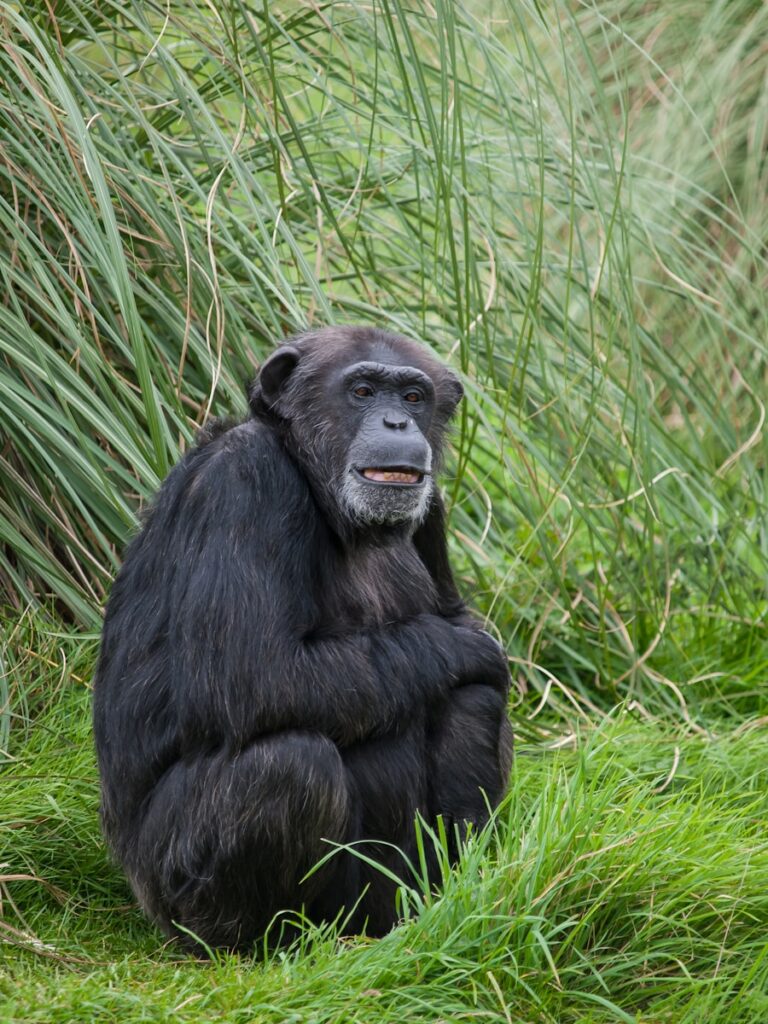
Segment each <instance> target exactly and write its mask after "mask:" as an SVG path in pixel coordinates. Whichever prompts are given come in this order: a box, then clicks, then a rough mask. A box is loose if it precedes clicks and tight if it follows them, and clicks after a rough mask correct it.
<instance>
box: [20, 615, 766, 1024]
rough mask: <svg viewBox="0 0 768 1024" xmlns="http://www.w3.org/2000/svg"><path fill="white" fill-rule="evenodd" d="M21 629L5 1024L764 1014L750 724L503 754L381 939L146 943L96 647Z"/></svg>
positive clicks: (756, 785)
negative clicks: (287, 945)
mask: <svg viewBox="0 0 768 1024" xmlns="http://www.w3.org/2000/svg"><path fill="white" fill-rule="evenodd" d="M32 639H34V644H33V645H31V646H29V648H28V649H29V650H30V651H34V652H35V653H34V654H32V653H30V654H28V655H27V663H26V672H25V673H24V675H25V676H26V678H27V679H29V678H32V677H34V678H35V679H36V683H35V685H34V686H33V687H31V688H29V689H28V690H27V691H26V692H25V693H24V699H23V700H21V699H20V698H21V696H22V695H21V693H16V694H15V697H16V703H15V706H17V707H22V706H26V708H27V715H28V716H29V717H28V718H24V717H21V716H20V717H19V718H17V719H15V720H14V722H13V737H14V740H13V742H12V743H11V744H10V750H11V754H12V762H11V764H10V765H9V766H8V768H7V770H6V778H5V785H4V786H3V787H2V790H0V821H2V823H3V824H2V827H0V864H2V865H3V867H2V869H0V879H1V880H2V884H3V893H4V897H5V898H4V904H5V908H4V909H5V911H6V916H5V918H4V921H5V924H4V925H3V926H2V927H3V937H4V938H5V939H6V940H7V944H6V946H5V965H4V967H5V970H4V973H3V976H2V980H0V995H1V996H2V1000H3V1001H2V1003H0V1005H2V1006H3V1011H2V1017H1V1018H0V1019H2V1020H3V1021H17V1020H18V1021H40V1022H41V1024H42V1022H54V1021H55V1022H58V1021H61V1022H69V1021H73V1020H83V1021H86V1020H94V1021H102V1020H103V1021H109V1020H115V1019H120V1020H131V1021H169V1022H170V1021H193V1020H217V1021H218V1020H222V1021H231V1022H234V1021H262V1020H263V1021H339V1022H348V1021H361V1022H363V1021H364V1022H373V1021H402V1020H409V1021H410V1020H413V1021H437V1020H446V1021H449V1020H450V1021H453V1020H468V1021H469V1020H475V1019H481V1020H482V1019H488V1020H504V1019H507V1020H530V1021H557V1022H568V1021H574V1022H576V1021H616V1020H624V1021H630V1020H639V1021H666V1020H670V1021H692V1022H693V1021H702V1020H705V1021H718V1022H720V1021H723V1022H725V1021H744V1022H757V1021H760V1020H763V1019H765V1016H766V1014H768V933H767V931H766V921H768V832H767V831H766V828H765V824H766V817H767V816H768V729H766V723H765V722H762V723H761V722H756V723H753V727H750V725H748V724H747V725H743V726H741V727H737V728H735V727H734V725H733V723H732V722H728V721H723V722H722V723H718V724H717V732H716V733H715V731H714V723H713V731H712V732H711V733H710V734H709V735H692V734H691V733H690V732H686V731H684V730H681V729H680V728H675V727H672V726H669V725H665V724H664V723H662V722H659V721H654V722H646V721H642V720H640V719H638V717H637V716H632V715H629V714H626V713H625V712H622V711H617V712H615V713H614V714H613V715H611V716H609V717H607V718H606V719H605V720H604V721H602V722H601V724H600V725H599V726H598V725H597V724H595V725H594V726H592V727H589V728H587V729H585V730H584V731H583V732H582V733H581V734H580V735H579V736H578V737H577V739H576V740H575V742H574V743H572V744H569V745H568V746H567V747H566V748H565V749H562V750H559V751H552V750H545V749H542V748H541V747H540V746H536V745H531V744H525V743H523V744H521V745H520V747H519V749H518V753H517V761H516V765H515V770H514V774H513V780H512V785H511V789H510V793H509V797H508V799H507V800H506V802H505V804H504V805H503V806H502V808H501V809H500V812H499V815H498V820H497V822H496V828H495V830H489V832H488V833H487V834H485V835H483V836H482V837H480V838H478V839H477V840H476V841H475V842H474V843H473V844H472V845H470V847H469V849H468V850H467V852H466V856H465V859H464V862H463V863H462V865H461V868H460V870H458V871H457V872H455V873H451V874H450V875H449V876H448V878H447V880H446V883H445V891H444V893H443V895H442V896H441V897H440V898H435V897H434V896H431V895H429V894H424V893H423V892H421V891H420V890H419V888H418V886H417V885H415V888H414V890H413V891H412V892H411V893H409V894H408V897H407V902H406V907H407V914H408V916H409V920H408V921H407V922H406V923H405V924H403V925H402V926H401V927H399V928H398V929H397V930H396V931H395V932H393V933H391V934H390V935H389V936H387V937H386V938H384V939H383V940H381V941H376V942H366V941H365V940H344V939H343V938H341V939H340V938H338V937H337V936H336V935H335V934H333V933H331V934H325V935H323V934H319V933H313V932H311V931H309V932H308V933H307V935H306V937H305V939H304V941H303V942H302V943H301V944H300V945H299V946H298V947H297V948H295V949H294V950H291V951H289V952H287V953H284V954H281V955H279V956H276V957H274V958H272V959H271V960H267V961H266V962H265V958H264V955H263V953H257V955H256V956H255V957H254V958H253V959H248V958H245V959H238V958H226V957H224V958H221V959H219V960H217V961H216V962H215V963H214V964H213V965H211V964H199V963H196V962H194V961H191V960H189V959H186V958H183V957H181V958H180V957H179V954H178V952H177V951H174V949H173V948H172V947H170V948H168V947H163V946H162V945H161V940H160V938H159V937H158V935H157V933H155V932H154V931H152V930H151V929H150V928H149V927H148V926H147V925H146V924H145V923H144V921H143V920H142V918H141V915H140V914H139V912H138V911H137V909H136V908H135V907H134V906H133V904H132V902H131V900H130V896H129V893H128V890H127V888H126V886H125V884H124V882H123V881H122V879H121V878H120V876H119V875H118V873H117V872H116V871H115V870H114V869H113V868H111V867H110V866H109V865H108V864H107V862H106V859H105V854H104V848H103V845H102V842H101V839H100V835H99V829H98V821H97V810H96V806H97V793H96V775H95V766H94V758H93V753H92V750H91V743H90V713H89V695H88V689H87V686H86V685H85V684H84V682H83V680H84V679H85V678H87V676H88V673H89V669H90V666H91V661H92V654H93V645H92V644H91V643H85V644H83V643H80V644H77V643H75V642H74V641H72V640H62V639H61V638H56V637H50V638H46V637H45V636H44V635H42V634H41V633H38V634H36V635H35V636H34V638H33V637H32V636H26V637H25V638H24V642H23V646H24V647H25V648H27V646H28V644H27V641H29V640H32Z"/></svg>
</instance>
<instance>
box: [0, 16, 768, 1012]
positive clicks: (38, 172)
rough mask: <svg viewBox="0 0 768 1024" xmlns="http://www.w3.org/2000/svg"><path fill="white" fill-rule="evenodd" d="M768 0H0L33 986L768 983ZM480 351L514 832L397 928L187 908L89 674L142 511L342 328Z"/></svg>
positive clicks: (479, 475) (11, 454) (730, 991)
mask: <svg viewBox="0 0 768 1024" xmlns="http://www.w3.org/2000/svg"><path fill="white" fill-rule="evenodd" d="M766 40H768V7H766V5H765V4H764V3H760V2H758V0H712V2H711V3H707V4H702V3H701V2H700V0H674V2H673V0H650V2H647V3H642V4H640V3H636V2H634V0H600V2H599V3H598V2H594V3H592V2H587V0H583V2H575V3H570V2H568V3H566V2H562V3H552V4H546V5H545V4H540V3H535V2H534V0H516V2H513V0H484V2H483V3H480V2H477V3H475V2H473V0H472V2H466V3H449V2H444V0H435V3H434V4H431V5H426V4H425V5H419V4H412V5H410V6H408V7H406V6H405V5H403V4H401V3H400V2H399V0H376V2H374V3H370V4H348V3H343V2H335V3H323V4H303V3H296V2H293V0H274V2H272V3H270V4H265V5H256V4H243V3H240V2H238V0H227V2H225V3H220V4H215V5H210V4H208V3H205V2H202V0H201V2H200V3H197V2H196V0H183V2H179V3H174V4H170V5H167V6H166V5H162V4H160V5H155V4H153V3H138V2H137V3H133V2H127V3H123V2H120V3H117V2H111V0H98V2H96V0H77V2H75V0H54V2H53V3H48V2H47V0H46V2H45V3H38V2H37V0H27V2H24V3H22V4H17V3H4V2H2V0H0V44H1V45H0V228H1V229H2V232H3V238H4V239H6V240H7V244H5V245H0V588H2V594H1V595H0V606H2V609H3V611H2V614H0V640H1V641H2V647H1V648H0V658H1V659H2V664H1V665H0V770H1V771H2V776H0V783H1V784H0V939H2V945H0V955H2V957H3V961H2V970H1V972H0V1022H2V1024H5V1022H6V1021H8V1022H15V1021H19V1022H21V1021H27V1022H29V1021H39V1022H41V1024H42V1022H46V1024H47V1022H49V1021H61V1022H69V1021H80V1020H83V1021H91V1020H97V1021H98V1020H104V1021H108V1020H114V1019H120V1020H125V1021H129V1022H132V1021H137V1022H138V1021H166V1020H167V1021H193V1020H221V1021H226V1022H233V1024H234V1022H237V1021H243V1022H246V1021H248V1022H250V1021H262V1020H263V1021H281V1022H282V1021H296V1022H302V1024H304V1022H306V1024H309V1022H315V1021H317V1022H326V1021H339V1022H342V1021H344V1022H346V1021H359V1022H361V1024H363V1022H364V1024H373V1022H377V1021H390V1020H392V1021H394V1020H397V1021H404V1020H405V1021H411V1020H414V1021H430V1022H438V1021H454V1020H457V1021H458V1020H468V1021H469V1020H474V1019H479V1020H483V1019H488V1020H494V1021H497V1020H498V1021H508V1022H510V1024H511V1022H517V1021H552V1022H557V1024H561V1022H564V1024H567V1022H570V1021H574V1022H576V1021H585V1022H589V1021H594V1022H603V1021H617V1020H622V1021H627V1020H630V1021H638V1022H647V1024H651V1022H653V1024H655V1022H667V1021H668V1022H673V1024H682V1022H694V1021H696V1022H699V1021H705V1022H707V1024H713V1022H714V1024H720V1022H721V1021H722V1022H729V1021H733V1022H736V1021H741V1022H745V1024H747V1022H749V1024H758V1022H762V1021H764V1020H766V1019H768V896H767V895H766V894H767V893H768V827H766V826H767V825H768V813H767V811H768V807H767V805H768V795H767V794H768V787H767V786H766V781H768V780H766V773H767V772H768V690H766V687H765V679H766V676H767V675H768V584H767V583H766V581H768V530H767V529H766V523H767V522H768V491H767V489H766V487H767V481H768V473H767V472H766V456H767V455H768V442H767V441H766V434H765V429H764V426H765V416H766V411H765V399H764V396H765V394H766V385H767V384H768V380H767V379H766V378H767V377H768V344H767V342H766V339H768V202H766V196H767V195H768V158H766V153H767V152H768V85H767V84H766V78H765V52H766ZM351 321H355V322H360V321H374V322H376V323H379V324H381V325H382V326H385V327H390V328H394V329H396V330H402V331H404V332H406V333H409V334H411V335H413V336H415V337H420V338H422V339H423V340H424V341H426V342H427V343H428V344H431V345H432V346H433V347H434V348H435V349H436V350H437V351H438V352H439V353H440V354H441V356H442V357H443V358H444V359H446V360H447V361H448V362H450V363H451V364H452V365H453V366H454V367H455V368H457V369H458V370H459V371H460V372H461V373H462V376H463V379H464V380H465V382H466V400H465V402H464V404H463V407H462V410H463V411H462V414H461V420H460V423H459V424H458V426H457V430H456V432H455V434H454V436H453V439H452V444H451V451H450V458H449V460H448V461H449V465H448V469H449V472H448V475H447V477H446V480H445V487H446V495H447V499H448V503H449V505H450V508H451V546H452V557H453V561H454V564H455V565H456V567H457V570H458V573H459V576H460V578H461V583H462V587H463V589H464V590H465V592H466V593H467V594H468V595H469V596H470V597H471V600H472V603H473V604H474V605H475V607H477V608H478V610H479V611H480V612H481V613H482V614H484V615H486V616H487V619H488V624H489V628H491V629H493V630H494V631H496V632H497V634H498V635H499V637H500V638H501V639H502V641H503V642H504V644H505V646H506V649H507V651H508V653H509V658H510V664H511V666H512V669H513V674H514V678H515V683H516V686H515V688H514V696H513V700H512V701H511V706H510V715H511V716H512V718H513V721H514V724H515V728H516V731H517V735H518V753H517V759H516V764H515V768H514V772H513V778H512V782H511V789H510V794H509V797H508V799H507V801H506V802H505V804H504V805H503V807H502V808H501V809H500V811H499V814H498V819H497V821H496V824H495V829H492V830H489V831H488V833H487V834H485V835H483V836H481V837H478V838H477V839H476V840H475V842H474V843H473V844H472V845H471V846H470V847H469V849H468V850H467V853H466V857H465V859H464V862H463V863H462V865H461V866H460V868H459V869H458V870H457V871H456V872H454V873H450V874H449V875H448V876H447V878H446V883H445V887H444V894H443V895H442V897H440V898H436V897H435V896H434V895H432V894H429V893H424V892H422V891H421V890H420V888H419V886H418V884H417V883H416V882H415V883H414V888H413V889H412V890H409V891H408V892H404V893H403V908H404V914H405V915H406V917H407V920H406V921H405V923H404V924H403V925H402V926H401V927H399V928H398V929H396V930H395V931H394V932H393V933H392V934H390V935H389V936H387V937H386V938H385V939H383V940H381V941H379V942H367V941H365V940H363V939H357V940H346V939H344V938H343V936H342V937H339V936H338V935H337V934H334V933H332V932H327V933H324V934H320V933H317V932H312V931H311V930H308V931H307V933H306V935H305V938H304V940H303V941H302V943H301V944H300V945H299V946H297V947H296V948H295V949H293V950H290V951H287V952H284V953H282V954H281V955H279V956H275V957H272V958H269V957H266V956H265V955H264V954H257V955H255V956H254V957H253V958H252V959H248V958H245V959H227V958H220V959H216V960H215V961H214V962H213V963H207V964H201V963H197V962H194V961H191V960H188V959H184V958H182V957H180V955H179V954H178V952H176V951H174V950H173V949H172V948H166V947H164V946H163V945H162V944H161V940H160V938H159V936H158V935H157V934H156V933H155V932H154V931H152V930H151V929H150V928H149V927H148V926H147V925H146V924H145V923H144V922H143V920H142V918H141V916H140V915H139V914H138V912H137V910H136V909H135V907H134V906H133V904H132V903H131V900H130V894H129V892H128V890H127V888H126V886H125V884H124V883H123V881H122V880H121V878H120V876H119V874H118V873H117V872H116V871H115V870H114V869H113V868H112V867H110V865H109V864H108V862H107V860H106V856H105V852H104V849H103V846H102V843H101V840H100V837H99V831H98V822H97V813H96V807H97V783H96V776H95V766H94V759H93V753H92V746H91V737H90V725H89V692H88V690H89V685H90V678H91V673H92V667H93V662H94V657H95V650H96V646H95V643H96V640H95V638H96V634H97V630H98V625H99V622H100V610H99V609H100V606H101V604H102V602H103V600H104V597H105V595H106V593H107V592H108V587H109V582H110V580H111V578H112V576H113V574H114V571H115V569H116V567H117V566H118V565H119V560H120V552H121V551H122V549H123V545H124V544H125V541H126V539H127V537H128V536H130V534H131V532H132V530H133V529H134V528H135V524H136V513H137V511H138V510H139V508H140V506H141V504H142V503H143V502H144V501H145V500H146V499H147V497H148V496H149V495H150V494H151V493H152V491H153V489H154V488H155V486H156V484H157V481H158V479H159V478H160V477H161V476H162V475H163V474H164V472H165V471H166V468H167V466H168V465H169V464H170V463H172V462H173V461H174V460H175V459H176V458H177V456H178V452H179V451H180V450H182V449H183V448H184V447H185V446H186V445H187V444H188V442H189V439H190V438H191V436H192V434H193V431H194V429H195V427H196V426H197V425H199V424H200V423H202V422H203V421H204V420H205V419H206V417H207V416H208V415H209V414H210V413H211V412H231V411H236V410H237V409H242V408H243V400H242V388H241V384H242V380H243V378H244V377H246V376H248V375H249V374H250V373H252V372H253V369H254V367H255V365H256V364H257V363H258V361H259V360H260V359H261V358H262V357H263V354H264V353H265V352H266V351H267V350H268V349H269V348H270V346H271V345H272V344H273V342H274V341H275V340H277V339H279V338H281V337H282V336H284V334H286V333H288V332H290V331H292V330H295V329H298V328H302V327H304V326H306V325H308V324H320V323H327V322H351Z"/></svg>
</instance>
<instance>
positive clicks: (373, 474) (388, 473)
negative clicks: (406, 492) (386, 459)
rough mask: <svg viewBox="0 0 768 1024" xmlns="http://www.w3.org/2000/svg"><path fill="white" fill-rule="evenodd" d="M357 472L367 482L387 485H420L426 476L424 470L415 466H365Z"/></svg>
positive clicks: (356, 470)
mask: <svg viewBox="0 0 768 1024" xmlns="http://www.w3.org/2000/svg"><path fill="white" fill-rule="evenodd" d="M355 472H356V473H357V475H358V476H359V477H362V479H363V480H365V482H366V483H367V484H378V485H379V486H385V487H420V486H421V485H422V484H423V483H424V476H425V474H424V472H423V470H419V469H414V467H413V466H365V467H364V468H362V469H355Z"/></svg>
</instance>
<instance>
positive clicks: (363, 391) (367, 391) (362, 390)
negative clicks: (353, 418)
mask: <svg viewBox="0 0 768 1024" xmlns="http://www.w3.org/2000/svg"><path fill="white" fill-rule="evenodd" d="M355 394H356V395H357V397H358V398H371V397H372V396H373V388H371V387H369V386H368V385H367V384H360V385H358V386H357V387H356V388H355Z"/></svg>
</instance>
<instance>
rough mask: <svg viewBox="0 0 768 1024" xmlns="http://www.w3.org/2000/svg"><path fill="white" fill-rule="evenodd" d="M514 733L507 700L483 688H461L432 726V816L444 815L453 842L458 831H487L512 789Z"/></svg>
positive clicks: (429, 730) (429, 727)
mask: <svg viewBox="0 0 768 1024" xmlns="http://www.w3.org/2000/svg"><path fill="white" fill-rule="evenodd" d="M511 763H512V728H511V726H510V724H509V719H508V718H507V713H506V701H505V699H504V696H503V695H502V694H501V693H499V692H498V690H495V689H493V688H491V687H490V686H482V685H474V684H473V685H467V686H460V687H457V688H456V689H455V690H453V691H452V692H451V694H450V695H449V697H448V698H447V700H446V701H445V702H444V703H443V704H442V705H441V706H440V708H439V709H438V710H437V711H436V712H435V713H434V714H433V716H432V717H431V719H430V720H429V722H428V725H427V764H428V768H427V778H428V782H429V816H430V819H431V820H434V819H435V818H436V817H437V815H438V814H440V815H442V817H443V820H444V822H445V825H446V829H447V831H448V834H449V837H451V839H453V835H454V833H455V828H456V826H458V828H459V832H460V833H461V834H464V833H465V832H466V829H467V826H468V825H470V824H471V825H472V826H473V828H476V829H477V828H482V826H483V825H484V824H485V823H486V822H487V820H488V808H489V806H490V807H491V808H493V807H495V806H496V805H497V804H498V802H499V801H500V800H501V798H502V796H503V795H504V792H505V790H506V787H507V782H508V779H509V771H510V767H511Z"/></svg>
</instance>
